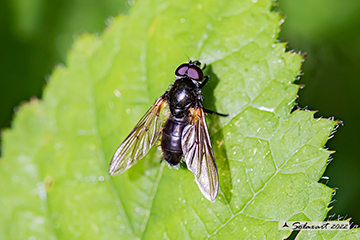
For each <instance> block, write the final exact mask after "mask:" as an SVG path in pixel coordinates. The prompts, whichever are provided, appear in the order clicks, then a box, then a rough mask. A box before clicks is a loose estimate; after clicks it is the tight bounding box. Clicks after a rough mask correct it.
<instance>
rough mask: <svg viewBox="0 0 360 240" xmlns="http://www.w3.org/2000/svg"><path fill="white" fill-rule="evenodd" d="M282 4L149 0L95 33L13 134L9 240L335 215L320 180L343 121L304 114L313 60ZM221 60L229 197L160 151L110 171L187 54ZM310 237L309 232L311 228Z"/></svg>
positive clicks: (215, 66)
mask: <svg viewBox="0 0 360 240" xmlns="http://www.w3.org/2000/svg"><path fill="white" fill-rule="evenodd" d="M271 4H272V1H270V0H257V1H247V0H242V1H235V0H234V1H226V2H224V1H199V2H197V3H195V2H193V1H185V2H184V1H182V2H175V1H150V0H144V1H140V2H138V3H137V4H135V5H134V6H133V8H132V10H131V12H130V14H129V15H128V16H119V17H117V18H116V19H115V20H114V21H113V23H112V24H111V25H110V26H109V27H108V29H106V30H105V32H104V33H103V35H102V36H100V37H96V36H93V35H83V36H81V37H80V38H79V39H78V40H77V41H76V42H75V43H74V46H73V49H72V50H71V51H70V52H69V54H68V59H67V63H66V67H63V66H59V67H58V68H57V69H56V70H55V71H54V72H53V74H52V76H51V79H50V82H49V84H48V86H47V87H46V89H45V91H44V97H43V100H41V101H38V100H34V101H32V102H31V103H29V104H26V105H24V106H22V107H21V108H20V110H19V112H18V114H17V116H16V118H15V120H14V123H13V126H12V129H11V130H7V131H5V132H4V134H3V153H4V155H3V159H2V163H1V165H0V172H1V173H0V179H1V181H2V182H3V183H6V184H2V187H1V197H0V203H1V206H2V212H3V214H2V215H1V217H0V226H1V229H0V239H28V238H30V237H32V236H33V237H36V238H38V239H76V238H81V239H113V238H119V239H136V238H140V239H160V238H165V239H210V238H211V239H213V238H217V239H225V238H226V239H239V238H254V239H257V238H271V239H272V238H274V239H281V238H284V237H286V236H287V235H289V231H278V230H277V226H278V221H280V220H311V221H316V220H318V221H319V220H323V219H324V218H325V217H326V214H327V212H328V210H329V208H328V204H329V202H330V200H331V194H332V189H330V188H328V187H327V186H325V185H323V184H320V183H318V180H319V179H320V177H321V176H322V174H323V172H324V170H325V167H326V164H327V159H328V157H329V155H330V154H331V151H328V150H326V149H324V148H323V146H324V144H325V143H326V141H327V139H328V137H329V135H330V134H331V132H332V130H333V128H334V126H335V124H336V122H335V121H331V120H327V119H314V118H313V112H310V111H295V112H294V113H292V114H290V111H291V109H292V107H293V106H294V101H295V98H296V93H297V91H298V86H297V85H295V84H293V81H294V80H295V78H296V76H297V75H298V72H299V69H300V65H301V56H300V55H297V54H294V53H286V52H285V44H283V43H275V41H276V36H277V34H278V31H279V23H280V22H281V17H280V16H279V15H277V14H276V13H273V12H271V11H270V8H271ZM185 54H186V55H188V56H189V57H190V58H192V59H200V60H201V61H202V62H205V63H207V64H208V68H207V69H208V70H207V73H208V74H210V76H211V78H210V83H209V84H208V86H206V87H205V89H204V91H203V92H204V94H203V95H204V106H205V107H207V108H211V109H213V110H216V111H218V112H222V113H230V117H228V118H219V117H217V116H209V117H208V118H207V121H208V125H209V129H210V133H211V138H212V143H213V148H214V152H215V157H216V160H217V164H218V168H219V175H220V193H219V195H218V197H217V199H216V201H214V202H209V201H207V200H206V199H205V198H204V197H203V196H202V195H201V193H200V191H199V189H198V188H197V185H196V184H195V182H194V176H193V175H192V173H191V172H190V171H188V170H186V169H179V170H175V169H169V168H168V167H166V164H165V163H164V162H162V163H160V160H161V153H160V151H159V150H157V149H156V147H154V148H153V149H152V151H151V152H150V153H149V154H148V155H147V156H146V157H145V158H144V159H143V160H141V161H140V162H139V163H138V164H137V165H135V166H134V167H132V168H131V169H129V170H128V171H127V172H125V173H124V174H122V175H120V176H117V177H110V176H109V175H108V173H107V169H108V163H109V161H110V159H111V157H112V154H113V152H114V151H115V149H116V148H117V146H118V145H119V144H120V143H121V141H122V140H123V139H124V138H125V137H126V136H127V134H128V133H129V132H130V131H131V129H132V128H133V126H134V125H135V124H136V122H137V121H138V120H139V119H140V117H141V116H142V115H143V114H144V113H145V111H146V110H147V109H148V108H149V106H150V105H151V104H152V103H153V102H154V100H155V98H157V97H159V96H160V95H161V94H162V93H163V92H164V91H165V90H166V89H167V87H168V85H169V84H170V83H171V82H173V81H174V70H175V68H176V67H177V66H178V65H179V64H180V63H183V62H186V61H187V58H186V56H185ZM302 236H304V235H302Z"/></svg>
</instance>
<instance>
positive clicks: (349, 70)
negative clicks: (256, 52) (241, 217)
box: [0, 0, 360, 224]
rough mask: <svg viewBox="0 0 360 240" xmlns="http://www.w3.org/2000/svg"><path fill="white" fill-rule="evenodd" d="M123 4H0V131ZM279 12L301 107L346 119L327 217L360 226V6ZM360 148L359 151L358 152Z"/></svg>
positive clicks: (323, 4) (309, 0)
mask: <svg viewBox="0 0 360 240" xmlns="http://www.w3.org/2000/svg"><path fill="white" fill-rule="evenodd" d="M131 4H132V1H123V0H105V1H97V0H60V1H46V0H2V1H0V33H1V39H0V103H1V104H0V129H4V128H7V127H9V126H11V119H12V118H13V116H14V112H15V110H16V107H17V106H19V104H21V102H23V101H28V100H29V99H30V98H32V97H34V96H36V97H38V98H40V97H41V93H42V90H43V88H44V86H45V85H46V79H47V78H48V76H49V75H50V74H51V71H52V70H53V68H54V67H55V66H56V65H57V64H61V63H64V62H65V59H66V53H67V51H68V50H69V48H70V47H71V44H72V42H73V40H74V38H75V37H76V36H78V35H79V34H81V33H83V32H90V33H101V32H102V31H103V30H104V28H105V27H106V23H107V22H108V21H109V19H110V18H111V17H112V16H116V15H117V14H119V13H125V14H126V13H128V11H129V7H130V5H131ZM274 10H275V11H279V12H281V13H282V14H284V16H285V17H286V21H285V23H284V24H283V25H282V27H281V28H282V32H281V34H280V37H279V38H280V40H281V41H286V42H289V44H288V50H292V49H295V50H296V51H301V52H306V53H307V58H306V61H305V63H304V65H303V68H302V70H303V72H304V73H305V75H304V76H302V77H301V79H300V80H299V81H298V82H297V83H299V84H305V86H306V87H305V88H304V89H303V90H301V91H300V92H299V96H300V98H299V99H298V105H299V107H301V108H304V107H308V109H310V110H319V112H318V113H317V114H316V117H326V118H328V117H332V116H333V117H335V119H339V120H342V121H343V122H344V125H343V126H340V127H339V129H338V131H337V133H336V135H335V137H334V138H333V139H331V140H330V141H329V142H328V144H327V147H328V148H329V149H332V150H336V151H337V152H336V153H335V154H334V155H333V158H334V160H333V161H332V162H331V164H330V165H329V167H328V169H327V170H326V172H325V175H326V176H328V177H329V178H330V179H329V180H328V181H327V180H324V181H323V182H325V183H327V184H328V185H329V186H330V187H333V188H338V189H337V193H336V195H335V197H334V199H335V200H336V201H335V202H334V203H333V204H332V205H333V206H334V208H333V209H332V210H331V212H330V214H336V215H335V218H337V216H338V215H341V216H347V217H353V221H354V222H355V223H358V224H360V209H359V207H358V203H359V202H360V177H359V176H360V161H359V160H358V159H359V157H358V155H359V154H358V153H357V150H358V147H359V146H360V145H359V144H360V137H359V136H360V127H359V125H358V119H360V113H359V112H357V110H356V109H357V107H356V106H357V105H360V100H359V98H358V97H357V96H358V92H359V89H360V81H359V77H358V75H359V74H358V73H357V70H358V68H359V63H360V31H359V30H360V15H359V12H360V1H354V0H343V1H338V0H317V1H313V0H302V1H298V0H279V1H277V2H276V3H275V6H274ZM359 149H360V148H359Z"/></svg>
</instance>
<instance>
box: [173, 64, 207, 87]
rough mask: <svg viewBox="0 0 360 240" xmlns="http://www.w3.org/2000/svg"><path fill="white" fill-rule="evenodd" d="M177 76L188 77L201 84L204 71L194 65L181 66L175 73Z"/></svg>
mask: <svg viewBox="0 0 360 240" xmlns="http://www.w3.org/2000/svg"><path fill="white" fill-rule="evenodd" d="M175 75H176V76H184V77H188V78H190V79H192V80H194V81H199V82H201V81H202V80H203V78H204V75H203V72H202V70H201V69H200V68H199V67H198V66H197V65H194V64H188V63H184V64H181V65H180V66H179V67H178V68H177V69H176V71H175Z"/></svg>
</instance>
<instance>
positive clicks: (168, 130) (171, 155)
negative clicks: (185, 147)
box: [161, 115, 187, 165]
mask: <svg viewBox="0 0 360 240" xmlns="http://www.w3.org/2000/svg"><path fill="white" fill-rule="evenodd" d="M186 125H187V120H186V118H185V117H184V118H175V117H173V116H172V115H170V116H169V118H168V119H167V120H166V122H165V125H164V129H163V132H162V137H161V148H162V151H163V155H164V156H163V157H164V159H165V160H166V161H167V162H168V163H170V164H171V165H177V164H178V163H179V162H180V161H181V158H182V155H183V152H182V148H181V135H182V131H183V129H184V127H185V126H186Z"/></svg>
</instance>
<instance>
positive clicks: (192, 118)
mask: <svg viewBox="0 0 360 240" xmlns="http://www.w3.org/2000/svg"><path fill="white" fill-rule="evenodd" d="M205 67H206V65H204V66H203V68H201V63H200V62H199V61H191V60H190V61H189V62H188V63H184V64H181V65H180V66H179V67H178V68H177V69H176V71H175V76H176V80H175V82H174V83H173V84H172V85H170V87H169V89H168V91H166V92H165V93H164V94H163V95H162V96H161V97H160V98H158V99H157V100H156V101H155V103H154V104H153V106H152V107H150V109H149V110H148V111H147V112H146V113H145V115H144V116H143V117H142V118H141V119H140V121H139V122H138V123H137V124H136V126H135V127H134V129H133V130H132V131H131V132H130V134H129V135H128V136H127V137H126V138H125V140H124V141H123V142H122V143H121V144H120V146H119V147H118V149H117V150H116V152H115V154H114V156H113V157H112V159H111V162H110V166H109V173H110V175H112V176H114V175H117V174H120V173H123V172H124V171H126V170H127V169H129V168H130V167H132V166H133V165H134V164H136V163H137V162H138V161H139V160H140V159H142V158H143V157H144V156H145V155H146V154H147V153H148V151H149V150H150V148H151V147H152V146H153V145H154V144H155V142H156V141H157V139H158V138H159V136H160V134H161V133H162V136H161V148H162V152H163V157H164V159H165V160H166V161H167V162H168V163H169V164H170V165H172V166H174V165H177V164H179V163H180V161H181V160H182V158H184V160H183V161H184V162H185V163H186V165H187V168H188V169H189V170H190V171H191V172H193V174H194V175H195V182H196V183H197V185H198V187H199V189H200V191H201V193H202V194H203V195H204V197H205V198H207V199H208V200H210V201H212V200H214V199H215V198H216V196H217V194H218V189H219V177H218V172H217V167H216V162H215V157H214V153H213V149H212V146H211V141H210V136H209V131H208V128H207V125H206V122H205V114H204V112H206V113H210V114H217V115H220V116H228V115H227V114H220V113H217V112H214V111H210V110H207V109H204V108H203V107H202V105H201V102H202V99H203V97H202V94H201V88H202V87H203V86H204V85H205V84H206V83H207V81H208V80H209V76H205V77H204V74H203V70H204V69H205ZM167 106H169V109H170V114H169V116H168V117H167V119H166V121H165V120H164V118H162V117H160V114H161V112H162V109H164V108H165V107H167ZM164 122H165V123H164Z"/></svg>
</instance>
